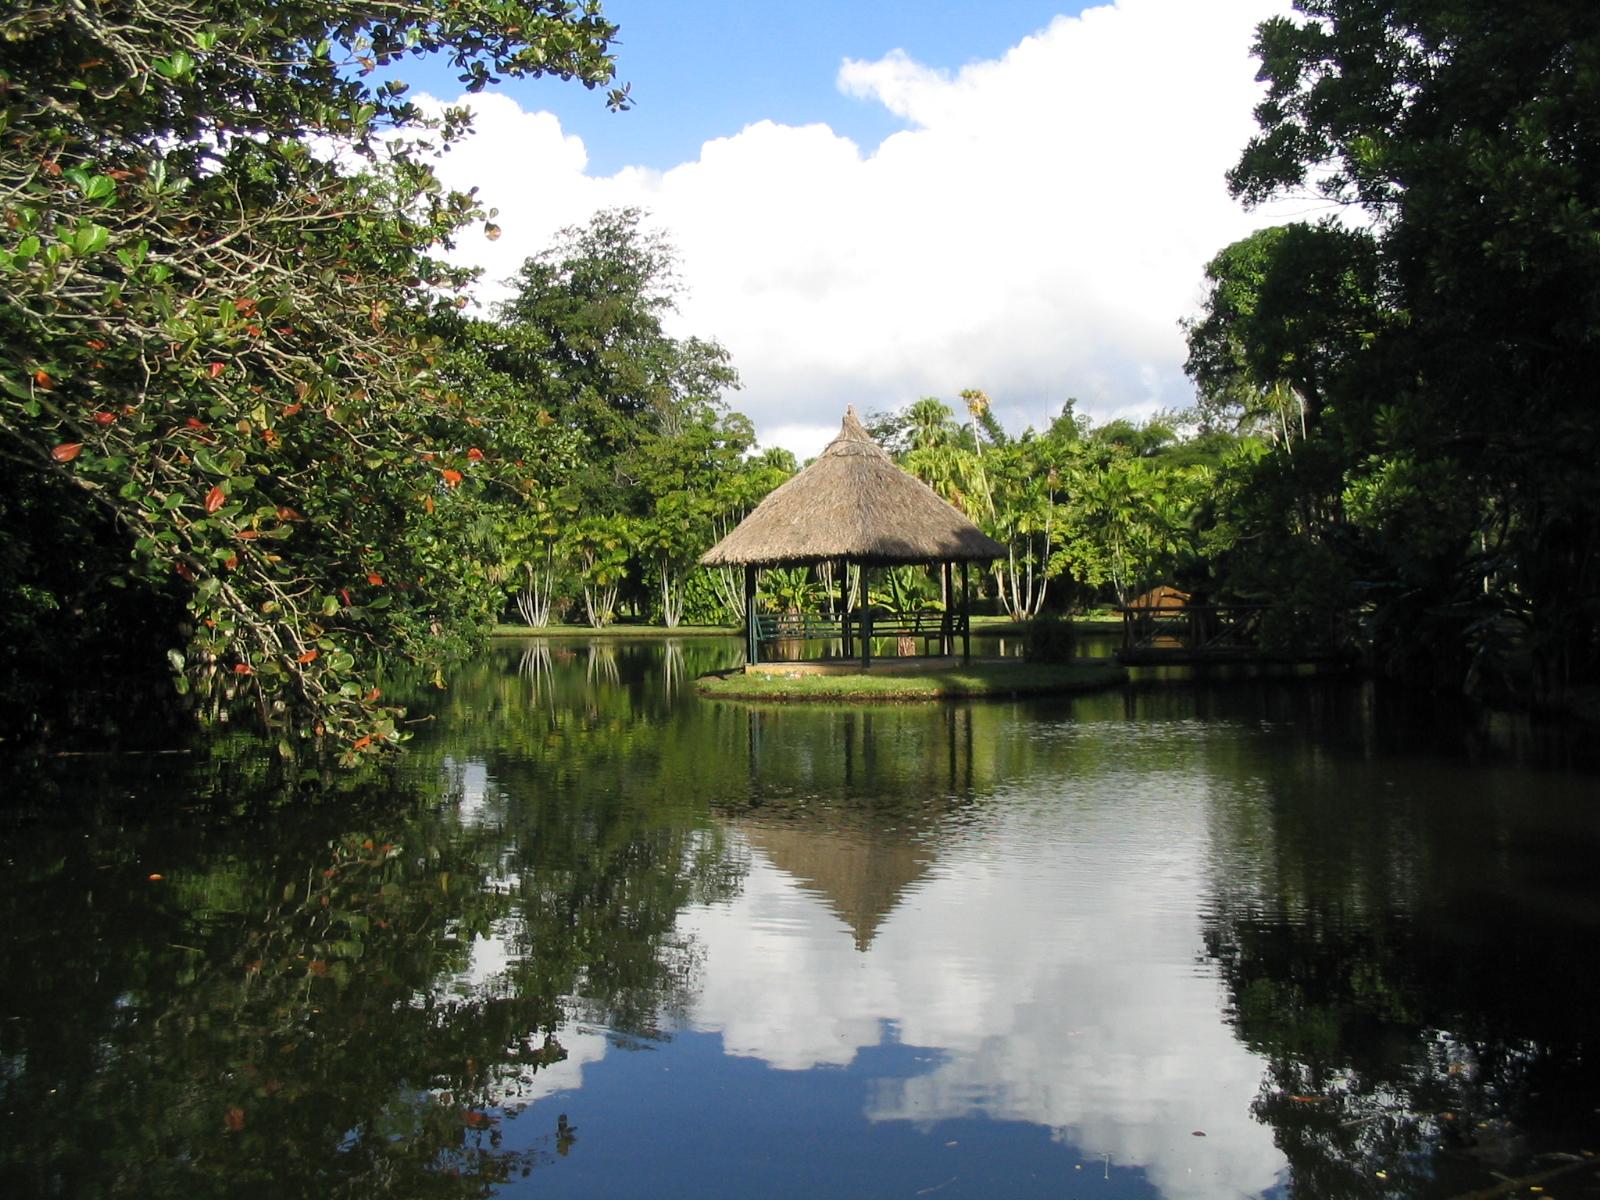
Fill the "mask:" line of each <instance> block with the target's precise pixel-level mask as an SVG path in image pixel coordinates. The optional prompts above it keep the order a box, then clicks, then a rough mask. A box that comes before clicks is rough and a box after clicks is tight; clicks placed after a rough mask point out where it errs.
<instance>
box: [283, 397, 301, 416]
mask: <svg viewBox="0 0 1600 1200" xmlns="http://www.w3.org/2000/svg"><path fill="white" fill-rule="evenodd" d="M304 407H305V405H304V404H301V403H300V402H299V401H298V400H296V401H295V402H294V403H293V404H291V405H289V406H288V407H287V408H285V409H284V410H283V415H284V416H286V417H292V416H294V415H295V414H297V413H298V412H299V411H300V410H301V409H302V408H304Z"/></svg>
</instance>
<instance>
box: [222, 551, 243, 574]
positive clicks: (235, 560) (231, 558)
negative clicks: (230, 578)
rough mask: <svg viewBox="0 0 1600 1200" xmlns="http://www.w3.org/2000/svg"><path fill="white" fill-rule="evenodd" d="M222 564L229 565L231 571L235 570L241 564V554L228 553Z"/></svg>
mask: <svg viewBox="0 0 1600 1200" xmlns="http://www.w3.org/2000/svg"><path fill="white" fill-rule="evenodd" d="M222 565H223V566H225V567H227V568H228V570H230V571H231V570H233V569H234V568H235V567H237V566H238V565H239V556H238V555H237V554H230V555H228V557H227V558H225V559H223V560H222Z"/></svg>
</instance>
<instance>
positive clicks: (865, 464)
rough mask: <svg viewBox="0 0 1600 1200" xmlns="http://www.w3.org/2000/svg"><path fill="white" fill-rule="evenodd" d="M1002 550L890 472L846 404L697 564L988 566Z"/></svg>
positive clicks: (912, 480) (915, 483) (911, 481)
mask: <svg viewBox="0 0 1600 1200" xmlns="http://www.w3.org/2000/svg"><path fill="white" fill-rule="evenodd" d="M1005 552H1006V551H1005V547H1004V546H1002V545H1000V544H999V543H998V542H996V541H995V540H994V539H993V538H991V537H989V536H988V535H987V534H985V533H984V532H983V530H981V529H979V528H978V527H977V526H976V525H974V524H973V523H972V522H971V521H969V520H968V519H967V517H966V515H965V514H964V513H962V512H961V511H960V510H959V509H957V508H956V507H955V506H954V505H951V504H949V503H948V502H946V501H945V500H943V499H941V498H940V497H939V494H938V493H937V492H935V491H934V490H933V489H932V488H931V487H929V486H928V485H927V484H925V483H923V482H922V480H920V479H918V478H916V477H915V476H914V475H910V474H908V473H907V472H905V471H903V470H901V469H900V468H899V467H897V466H895V464H894V461H893V460H892V459H891V458H890V457H889V456H888V455H887V454H886V453H884V450H883V447H881V446H879V445H878V443H877V442H875V441H873V440H872V438H871V436H870V435H869V434H868V433H867V431H866V429H865V428H864V427H863V426H862V424H861V420H860V418H858V417H857V416H856V410H855V409H854V408H853V407H852V408H850V409H848V410H847V411H846V412H845V416H844V425H843V427H842V428H841V429H840V430H839V436H838V437H836V438H834V439H833V441H832V442H830V443H829V444H828V448H827V449H826V450H824V451H823V452H822V455H821V457H819V458H818V459H817V460H816V461H815V462H813V463H812V464H811V465H810V466H808V467H807V468H806V469H805V470H803V471H801V472H800V473H799V474H798V475H796V476H795V477H794V478H793V479H791V480H789V481H788V482H787V483H785V484H783V485H782V486H781V487H778V488H776V489H774V490H773V491H772V493H771V494H769V495H768V496H767V498H766V499H765V500H763V501H762V502H761V503H760V504H759V505H757V506H756V509H755V511H754V512H752V513H751V514H750V515H749V516H748V517H746V518H745V519H744V520H743V521H742V522H740V524H739V527H738V528H737V529H735V530H734V531H733V532H732V533H730V534H728V536H727V537H725V538H723V539H722V540H721V541H720V542H718V543H717V544H716V545H715V546H713V547H712V548H711V549H710V550H708V551H707V552H706V553H705V555H704V556H702V557H701V559H700V561H701V562H702V563H704V564H705V565H706V566H708V567H723V566H760V567H772V566H789V565H795V566H799V565H804V564H809V563H820V562H829V561H838V560H841V559H844V560H848V561H850V562H855V563H866V564H868V565H871V566H882V565H885V564H889V563H945V562H988V561H989V560H991V559H995V558H1003V557H1004V556H1005Z"/></svg>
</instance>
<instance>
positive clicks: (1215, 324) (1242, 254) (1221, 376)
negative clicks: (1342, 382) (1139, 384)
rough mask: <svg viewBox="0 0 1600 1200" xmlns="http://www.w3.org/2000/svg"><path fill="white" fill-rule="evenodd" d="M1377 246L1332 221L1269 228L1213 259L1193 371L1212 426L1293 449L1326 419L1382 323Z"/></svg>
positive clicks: (1188, 331)
mask: <svg viewBox="0 0 1600 1200" xmlns="http://www.w3.org/2000/svg"><path fill="white" fill-rule="evenodd" d="M1378 275H1379V262H1378V254H1377V244H1376V242H1375V241H1374V240H1373V238H1372V235H1371V234H1370V233H1367V232H1366V231H1364V230H1349V229H1345V228H1342V227H1341V226H1339V225H1337V224H1334V223H1332V222H1324V223H1322V224H1320V225H1305V224H1291V225H1279V226H1274V227H1272V228H1268V229H1262V230H1259V231H1257V232H1256V233H1253V234H1251V235H1250V236H1249V237H1247V238H1244V239H1242V240H1241V241H1238V242H1235V243H1233V245H1231V246H1228V247H1226V248H1224V249H1223V250H1222V251H1221V252H1220V253H1219V254H1217V256H1216V257H1215V258H1213V259H1212V260H1211V261H1210V262H1209V263H1207V264H1206V282H1207V285H1208V289H1209V290H1208V292H1207V295H1206V299H1205V316H1204V317H1203V318H1202V319H1200V320H1198V321H1186V322H1184V332H1185V335H1186V338H1187V340H1188V344H1189V358H1188V361H1187V362H1186V363H1185V364H1184V369H1185V370H1186V371H1187V372H1188V374H1189V375H1190V377H1191V378H1192V379H1193V380H1194V381H1195V384H1196V386H1197V387H1198V388H1199V391H1200V397H1201V405H1202V410H1203V412H1204V413H1205V415H1206V417H1207V418H1208V419H1209V421H1210V422H1211V423H1213V424H1216V423H1219V422H1220V423H1223V424H1231V425H1233V426H1235V427H1236V428H1242V429H1246V430H1252V431H1254V430H1259V431H1260V432H1261V433H1262V434H1263V435H1264V436H1267V437H1270V438H1274V439H1277V440H1279V441H1281V442H1282V444H1283V445H1284V446H1285V447H1286V448H1290V447H1292V443H1293V441H1294V439H1295V438H1296V437H1299V438H1301V439H1303V438H1305V437H1306V436H1307V434H1308V431H1309V430H1310V428H1312V427H1315V426H1319V425H1320V424H1321V420H1322V412H1323V409H1324V408H1325V407H1326V406H1327V402H1328V391H1329V388H1330V386H1332V385H1333V383H1334V381H1335V380H1337V378H1338V377H1339V374H1340V372H1341V371H1342V370H1343V369H1345V367H1346V366H1347V364H1348V363H1349V362H1350V361H1351V360H1352V359H1353V358H1354V356H1355V355H1356V354H1358V353H1359V352H1360V350H1361V348H1362V347H1363V346H1364V345H1365V344H1366V343H1367V342H1368V341H1370V340H1371V338H1372V337H1373V335H1374V334H1376V333H1377V331H1378V329H1379V328H1380V326H1381V324H1382V323H1383V314H1382V310H1381V308H1380V305H1379V300H1378V293H1379V278H1378Z"/></svg>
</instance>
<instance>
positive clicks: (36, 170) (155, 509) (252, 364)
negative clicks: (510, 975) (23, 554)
mask: <svg viewBox="0 0 1600 1200" xmlns="http://www.w3.org/2000/svg"><path fill="white" fill-rule="evenodd" d="M614 32H615V29H614V27H613V26H611V25H610V24H608V23H607V22H606V21H605V20H604V19H603V18H602V17H601V15H600V13H599V10H598V7H597V6H596V5H594V4H588V5H585V6H584V8H582V9H577V8H574V7H573V6H570V5H567V4H556V3H547V2H543V0H506V2H502V0H495V2H493V3H490V2H489V0H452V3H449V4H446V3H443V2H442V0H420V2H415V3H411V2H408V3H403V4H402V3H392V2H382V0H380V2H379V3H374V4H366V5H349V4H344V3H328V4H322V5H317V6H312V7H307V6H303V5H297V4H290V3H283V2H279V0H262V2H261V3H257V4H251V5H234V4H231V3H225V2H222V0H211V2H202V0H193V2H191V3H185V4H176V5H168V6H163V7H159V8H153V7H151V6H147V5H134V4H123V3H106V4H96V5H77V4H73V5H58V4H54V3H27V4H21V5H13V6H11V7H10V9H9V10H8V11H7V13H6V14H5V15H4V16H0V35H3V36H0V71H3V73H4V77H5V79H6V88H5V90H4V93H3V95H0V123H3V125H4V127H5V131H6V136H5V138H4V140H3V142H0V184H3V195H4V197H5V199H4V201H3V205H4V210H5V211H4V216H5V220H4V222H0V344H3V347H4V348H3V350H0V436H3V439H4V451H3V452H4V454H5V456H6V459H7V463H8V468H9V469H8V470H7V472H6V476H5V481H4V484H3V485H0V486H3V487H4V488H6V489H7V491H8V494H10V495H11V496H13V497H16V496H21V495H25V494H28V493H33V492H37V491H39V490H41V489H47V488H48V489H51V490H53V491H54V493H55V494H57V495H59V496H61V497H62V498H64V499H66V502H67V503H68V504H69V505H70V515H66V516H63V519H62V522H61V523H60V525H58V527H57V528H56V529H55V530H54V531H52V533H51V536H55V537H65V538H68V539H70V540H71V541H72V542H73V543H74V544H75V545H76V547H77V549H79V550H81V551H86V550H88V549H89V548H90V547H98V550H97V551H96V562H95V564H94V568H93V569H94V570H95V571H97V572H99V573H101V574H103V576H104V577H105V579H106V582H107V584H108V585H120V586H121V587H122V588H124V589H125V590H127V591H128V592H129V593H132V594H139V595H145V596H168V597H171V598H172V599H174V600H175V601H177V602H178V603H181V604H182V605H183V606H184V607H185V608H186V609H187V617H186V622H185V623H186V626H187V629H182V628H178V627H171V626H169V627H168V628H167V632H166V634H165V636H164V638H163V639H162V640H163V641H164V646H163V649H164V650H165V652H166V654H167V656H168V658H169V659H170V662H171V665H172V670H173V672H174V674H175V675H176V677H177V678H178V680H179V686H180V688H183V689H187V690H189V691H190V692H191V693H193V694H195V695H196V696H197V697H198V699H199V700H200V701H201V702H202V703H203V706H204V708H205V709H209V710H210V711H213V712H215V713H217V714H218V715H226V714H227V713H229V712H232V711H235V710H240V709H242V710H244V711H253V712H254V713H255V714H256V716H257V718H258V720H259V721H260V723H262V724H264V725H266V726H268V727H271V728H274V729H277V730H279V731H281V733H282V735H283V738H284V741H283V744H284V746H285V748H286V749H287V748H289V747H290V746H291V745H292V743H293V741H294V740H295V738H296V736H298V737H299V738H302V739H312V738H315V737H317V736H319V735H322V734H326V735H328V736H329V737H331V738H334V739H336V740H337V741H339V742H342V744H343V745H344V746H345V748H346V750H347V752H350V753H354V752H359V751H362V750H369V749H375V748H376V747H377V746H378V745H380V744H382V743H383V742H385V741H390V740H393V739H395V738H396V737H397V736H398V731H397V729H396V725H395V718H396V713H395V712H394V711H393V710H388V709H385V708H383V707H381V706H380V705H379V699H380V697H379V693H378V692H377V690H376V689H375V688H373V687H372V686H371V676H370V673H369V672H370V670H371V668H372V666H373V665H374V664H375V663H376V662H377V661H378V660H379V658H380V657H381V656H382V655H383V654H385V653H388V652H391V651H394V650H399V651H401V652H403V653H407V654H410V655H413V656H417V657H424V658H425V657H427V656H429V655H430V654H432V653H433V650H434V647H436V646H437V645H439V644H440V641H441V639H440V636H439V635H440V634H441V632H444V631H447V630H451V629H460V628H462V627H463V623H464V622H467V621H468V620H470V618H471V615H472V613H473V611H474V603H475V602H474V600H473V598H472V595H471V588H470V586H468V585H469V584H470V581H468V583H467V584H463V583H461V582H459V581H458V580H457V577H456V574H455V573H454V572H453V571H452V570H450V566H449V555H448V554H446V553H441V548H440V546H439V544H438V542H437V540H436V538H435V537H434V532H435V531H436V530H435V528H434V525H435V522H434V520H433V519H434V517H435V510H436V509H437V508H441V507H443V505H444V504H445V502H447V501H449V500H450V499H451V498H452V497H453V496H454V494H455V489H456V488H457V486H458V485H459V484H460V483H461V482H462V480H463V479H465V478H466V477H467V476H468V475H469V473H470V472H471V471H472V470H473V469H474V467H475V466H476V464H477V462H478V460H479V458H481V456H482V451H481V448H479V447H477V446H476V444H475V442H474V441H473V429H472V428H471V427H470V425H468V424H467V423H466V422H465V419H464V418H465V417H466V415H467V414H465V413H464V412H463V411H462V410H461V409H460V408H459V407H458V406H456V405H453V404H451V403H450V402H449V400H448V398H447V397H446V395H445V394H444V389H443V388H441V387H440V386H439V384H440V381H439V378H438V376H437V374H436V370H435V368H436V366H437V358H436V354H437V347H436V345H435V343H434V341H433V340H432V338H431V337H430V336H429V333H428V330H427V328H426V325H425V323H424V317H425V316H426V314H427V313H428V312H429V311H430V310H431V309H433V308H435V307H436V306H440V305H442V304H444V303H445V302H446V299H447V298H448V296H449V294H450V292H451V291H452V289H454V288H456V287H458V286H460V285H461V284H462V283H463V282H464V279H465V277H464V274H463V273H462V272H460V271H457V270H454V269H451V268H449V267H447V266H445V265H444V264H443V263H442V262H441V261H439V260H438V259H435V258H433V257H431V256H430V249H431V248H432V247H435V246H443V245H448V244H449V241H450V239H451V237H452V236H454V234H455V233H456V231H458V230H460V229H462V228H463V227H464V226H465V225H467V224H468V223H469V222H470V221H471V220H473V219H474V218H476V217H477V216H479V215H481V214H479V213H478V212H477V210H476V209H475V207H474V206H473V203H472V202H471V200H470V199H469V198H467V197H465V196H461V195H458V194H450V193H445V192H444V191H442V189H441V188H440V187H439V185H438V183H437V181H436V180H435V179H434V177H433V174H432V172H431V171H430V170H429V168H428V166H427V165H426V162H425V159H424V157H423V156H424V154H425V153H426V148H425V146H424V145H422V144H418V143H417V142H414V141H407V140H403V139H393V138H390V137H389V136H388V135H389V134H391V133H393V132H396V131H407V130H410V131H416V132H419V133H421V134H423V135H425V137H431V138H434V139H438V140H443V141H446V142H448V141H449V140H451V139H453V138H454V137H457V136H459V135H460V133H461V132H462V131H463V129H464V128H465V124H466V118H465V115H464V114H463V113H461V112H451V113H448V114H446V115H445V116H444V117H443V118H442V119H441V120H440V121H438V122H435V123H431V124H430V123H429V122H425V121H424V120H423V118H422V115H421V114H420V112H419V111H418V110H417V109H416V108H415V106H413V105H411V104H410V103H409V102H407V101H406V100H405V99H404V92H405V85H404V84H403V83H400V82H398V81H397V80H393V79H387V78H386V81H385V82H381V83H380V82H379V78H380V75H381V76H384V77H387V76H388V75H389V74H390V73H391V69H392V68H395V67H396V66H397V65H398V64H399V63H400V62H401V61H402V60H403V59H404V58H406V57H408V56H417V55H424V54H432V55H443V56H444V57H446V58H447V59H448V60H449V61H450V62H452V63H453V64H454V65H455V66H457V67H458V68H460V70H461V72H462V75H461V78H462V80H463V82H465V83H466V84H467V85H468V87H469V88H470V89H473V90H476V89H478V88H481V87H482V86H484V85H485V84H486V83H488V82H491V81H493V80H494V79H495V78H496V77H497V76H498V75H501V74H504V75H511V76H531V75H544V74H553V75H557V76H560V77H563V78H567V79H575V80H579V81H581V82H583V83H584V84H585V85H587V86H591V87H593V86H600V85H604V84H607V83H609V81H610V79H611V77H612V62H611V59H610V57H609V53H608V45H609V40H610V38H611V37H612V36H613V34H614ZM612 100H613V102H614V103H617V104H624V103H625V102H626V101H625V97H624V96H623V95H622V94H621V93H620V92H615V93H613V94H612ZM330 146H331V147H338V148H339V153H338V155H337V156H336V157H334V156H330V155H329V153H328V151H327V149H326V148H327V147H330ZM491 232H492V231H491ZM475 451H476V454H475ZM46 481H48V482H46ZM16 504H17V502H16V501H15V500H13V501H12V504H11V507H13V508H15V507H16ZM31 536H32V533H31V531H29V530H17V529H12V530H9V531H8V532H7V538H8V540H9V541H10V542H11V544H12V545H13V546H16V545H27V544H29V543H28V539H29V538H30V537H31ZM34 557H37V555H35V556H34ZM29 586H31V585H30V583H29V581H27V580H19V579H15V578H13V579H8V580H6V581H5V587H6V591H7V593H8V603H9V596H10V595H12V594H17V593H20V592H22V591H24V590H25V589H27V588H28V587H29ZM44 636H45V637H46V638H47V639H48V638H49V634H48V633H46V634H45V635H44ZM445 640H446V641H448V639H445Z"/></svg>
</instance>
